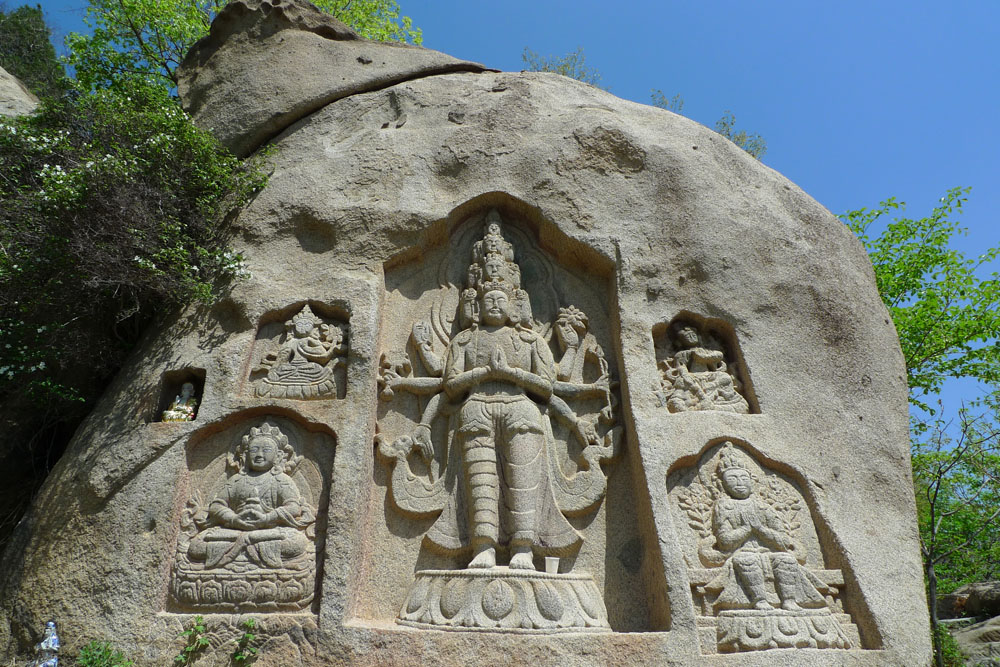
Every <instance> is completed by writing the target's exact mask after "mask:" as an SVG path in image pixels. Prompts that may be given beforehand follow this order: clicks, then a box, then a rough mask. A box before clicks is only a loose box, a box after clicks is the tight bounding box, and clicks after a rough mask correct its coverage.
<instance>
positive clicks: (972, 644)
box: [952, 616, 1000, 665]
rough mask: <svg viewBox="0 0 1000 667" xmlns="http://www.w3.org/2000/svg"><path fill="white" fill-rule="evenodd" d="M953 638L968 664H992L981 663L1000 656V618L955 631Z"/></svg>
mask: <svg viewBox="0 0 1000 667" xmlns="http://www.w3.org/2000/svg"><path fill="white" fill-rule="evenodd" d="M952 636H953V637H954V638H955V641H957V642H958V645H959V647H961V649H962V653H964V654H965V657H966V659H967V664H971V665H979V664H991V663H989V662H980V661H985V660H988V659H989V658H996V656H997V655H998V654H1000V616H998V617H995V618H991V619H989V620H986V621H982V622H980V623H975V624H973V625H970V626H968V627H965V628H962V629H961V630H955V631H954V632H952Z"/></svg>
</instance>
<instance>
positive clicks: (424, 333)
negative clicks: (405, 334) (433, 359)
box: [410, 322, 431, 348]
mask: <svg viewBox="0 0 1000 667" xmlns="http://www.w3.org/2000/svg"><path fill="white" fill-rule="evenodd" d="M410 334H411V335H412V336H413V343H414V344H415V345H416V346H417V347H426V348H430V346H431V327H430V325H429V324H427V323H426V322H414V323H413V328H412V329H411V330H410Z"/></svg>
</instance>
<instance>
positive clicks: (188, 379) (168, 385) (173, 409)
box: [152, 367, 205, 422]
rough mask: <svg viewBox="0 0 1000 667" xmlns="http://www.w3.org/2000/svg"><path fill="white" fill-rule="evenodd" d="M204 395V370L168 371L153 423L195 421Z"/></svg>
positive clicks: (188, 368)
mask: <svg viewBox="0 0 1000 667" xmlns="http://www.w3.org/2000/svg"><path fill="white" fill-rule="evenodd" d="M204 393H205V369H204V368H193V367H187V368H178V369H176V370H172V371H166V372H165V373H164V374H163V381H162V382H161V383H160V400H159V402H158V403H157V406H156V412H155V414H154V415H153V418H152V421H157V422H189V421H194V420H195V419H197V417H198V408H199V406H200V404H201V397H202V396H203V395H204Z"/></svg>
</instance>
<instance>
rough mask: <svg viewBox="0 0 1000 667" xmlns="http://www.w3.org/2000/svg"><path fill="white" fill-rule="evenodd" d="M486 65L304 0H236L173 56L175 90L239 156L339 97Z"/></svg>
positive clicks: (190, 110)
mask: <svg viewBox="0 0 1000 667" xmlns="http://www.w3.org/2000/svg"><path fill="white" fill-rule="evenodd" d="M486 69H487V68H485V67H484V66H483V65H480V64H478V63H473V62H468V61H465V60H458V59H456V58H452V57H451V56H448V55H445V54H443V53H439V52H438V51H431V50H430V49H425V48H422V47H419V46H411V45H408V44H396V43H386V42H373V41H369V40H365V39H362V38H360V37H359V36H358V35H357V34H356V33H355V32H354V31H353V30H351V29H350V28H349V27H347V26H346V25H344V24H343V23H341V22H340V21H338V20H336V19H335V18H333V17H332V16H329V15H327V14H323V13H322V12H320V11H319V10H318V9H316V7H314V6H313V5H311V4H309V3H308V2H305V1H304V0H236V1H235V2H231V3H230V4H229V5H227V6H226V8H225V9H223V10H222V11H221V12H220V13H219V15H218V17H216V19H215V21H214V22H213V23H212V29H211V32H210V33H209V35H208V36H207V37H205V38H203V39H202V40H201V41H199V42H198V43H197V44H195V46H194V47H193V48H192V49H191V51H190V52H189V53H188V55H187V57H186V58H185V59H184V62H183V63H181V66H180V68H178V70H177V76H178V80H177V90H178V93H179V94H180V97H181V101H182V103H183V105H184V109H185V110H186V111H187V112H188V113H190V114H191V116H192V118H193V119H194V121H195V123H197V124H198V125H199V126H201V127H204V128H207V129H209V130H211V131H212V132H213V133H214V134H215V135H216V136H217V137H218V138H219V140H220V141H221V142H222V143H223V144H224V145H225V146H226V147H227V148H229V149H230V150H231V151H233V153H235V154H236V155H238V156H240V157H246V156H247V155H249V154H250V153H252V152H253V151H255V150H257V148H259V147H260V146H261V145H262V144H264V143H265V142H267V141H268V140H269V139H270V138H272V137H274V136H275V135H277V134H278V133H279V132H281V131H282V130H284V129H285V128H287V127H288V126H289V125H291V124H292V123H294V122H295V121H297V120H299V119H301V118H303V117H304V116H307V115H309V114H310V113H313V112H314V111H316V110H317V109H319V108H321V107H323V106H325V105H327V104H329V103H331V102H334V101H336V100H339V99H341V98H343V97H347V96H349V95H356V94H358V93H364V92H369V91H372V90H378V89H380V88H384V87H386V86H391V85H394V84H397V83H400V82H402V81H406V80H409V79H415V78H420V77H424V76H430V75H434V74H446V73H450V72H482V71H486Z"/></svg>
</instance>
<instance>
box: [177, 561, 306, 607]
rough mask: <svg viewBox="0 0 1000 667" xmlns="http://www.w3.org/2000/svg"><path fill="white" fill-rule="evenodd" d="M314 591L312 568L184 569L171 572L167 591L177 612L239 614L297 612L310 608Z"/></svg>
mask: <svg viewBox="0 0 1000 667" xmlns="http://www.w3.org/2000/svg"><path fill="white" fill-rule="evenodd" d="M234 570H237V571H234ZM315 589H316V577H315V574H314V571H313V570H312V569H311V568H309V569H299V570H292V569H281V570H263V569H258V568H253V567H250V568H240V569H237V568H219V569H214V570H186V569H182V568H180V567H178V568H176V569H175V570H174V573H173V578H172V581H171V587H170V592H171V595H172V598H173V600H172V602H173V604H172V605H171V606H172V607H176V610H177V611H183V610H195V611H200V612H221V613H233V614H238V613H248V612H257V613H260V612H273V611H299V610H301V609H305V608H307V607H308V606H309V605H310V603H311V602H312V599H313V594H314V591H315Z"/></svg>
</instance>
